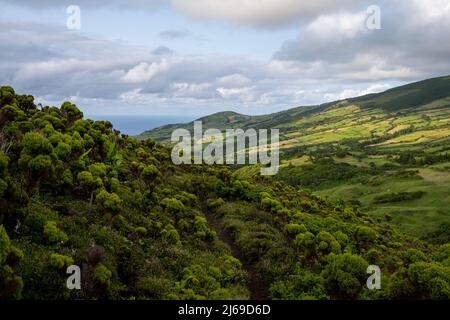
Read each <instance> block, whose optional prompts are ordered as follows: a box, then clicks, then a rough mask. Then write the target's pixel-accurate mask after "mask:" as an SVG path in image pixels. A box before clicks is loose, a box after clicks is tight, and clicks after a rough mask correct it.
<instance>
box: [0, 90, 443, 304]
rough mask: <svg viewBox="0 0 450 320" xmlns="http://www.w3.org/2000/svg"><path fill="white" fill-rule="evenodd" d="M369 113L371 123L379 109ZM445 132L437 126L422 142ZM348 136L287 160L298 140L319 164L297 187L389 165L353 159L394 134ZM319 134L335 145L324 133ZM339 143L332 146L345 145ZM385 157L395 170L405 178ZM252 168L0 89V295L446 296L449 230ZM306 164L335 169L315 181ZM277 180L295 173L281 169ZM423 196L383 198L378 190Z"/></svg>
mask: <svg viewBox="0 0 450 320" xmlns="http://www.w3.org/2000/svg"><path fill="white" fill-rule="evenodd" d="M439 108H441V107H438V108H437V109H436V108H434V107H433V108H431V109H427V108H425V109H423V110H424V112H426V113H427V114H428V117H429V119H428V118H427V120H425V119H423V118H422V117H421V116H418V118H417V121H418V123H420V124H422V125H423V126H419V125H418V124H417V126H418V128H422V130H430V126H431V125H435V126H440V125H442V123H441V121H440V120H441V118H440V117H441V115H442V113H441V112H435V111H436V110H441V109H439ZM355 110H356V109H355ZM358 110H359V109H358ZM310 111H311V110H309V111H301V110H297V111H296V112H299V113H301V112H304V117H303V118H302V119H305V120H302V121H307V120H306V119H308V117H315V116H314V115H309V116H307V114H308V113H309V112H310ZM315 112H316V113H317V112H318V111H317V110H316V111H315ZM321 112H322V113H321V114H322V115H321V119H323V121H319V122H314V121H312V120H311V121H310V122H308V123H309V125H304V126H303V127H304V130H319V129H317V128H316V127H317V126H326V125H327V124H328V122H330V123H332V124H333V125H334V123H335V120H330V118H329V117H328V116H329V114H328V113H330V112H331V113H333V112H337V113H338V114H339V116H338V117H341V118H342V119H341V121H342V122H345V121H350V119H347V118H346V117H347V116H346V113H343V112H342V110H336V109H333V107H332V108H331V109H329V110H328V109H327V110H322V111H321ZM358 112H360V113H364V112H368V111H364V110H359V111H358ZM377 112H378V113H379V115H378V116H376V117H375V119H376V120H372V121H382V119H381V115H383V113H382V112H381V111H377ZM317 114H318V113H317ZM228 116H236V115H232V114H228ZM282 116H284V114H283V113H281V114H280V117H282ZM385 116H386V117H388V115H385ZM370 117H372V116H371V115H369V118H370ZM405 117H407V116H405ZM219 118H220V117H219ZM311 119H312V118H311ZM359 120H360V121H362V122H363V121H364V120H363V119H359ZM214 121H216V122H217V121H220V119H216V120H214ZM239 121H250V119H245V118H240V117H239ZM267 121H268V120H267ZM353 121H355V120H353ZM386 121H387V122H388V123H391V121H394V122H395V120H389V119H387V120H386ZM408 121H409V122H408V123H410V122H411V121H412V120H409V119H408ZM363 125H364V122H363V123H362V124H361V126H363ZM391 125H394V123H393V122H392V123H391ZM395 125H401V124H397V123H395ZM442 126H443V125H442ZM352 127H354V125H353V126H352ZM314 128H316V129H314ZM388 128H390V126H389V125H387V126H386V130H387V129H388ZM372 130H376V128H374V129H372ZM319 131H321V130H319ZM435 131H436V132H438V131H437V130H435ZM408 134H410V133H408ZM311 135H313V134H312V133H311ZM437 136H440V137H437ZM445 137H446V136H445V135H444V133H442V132H439V134H436V139H433V140H432V142H433V143H434V142H437V141H438V140H439V139H445ZM395 138H396V136H392V137H390V139H395ZM298 139H299V138H298ZM314 139H315V138H314ZM314 139H312V140H314ZM321 139H322V138H321ZM358 139H359V140H358V141H361V143H362V144H361V145H360V144H358V142H357V141H356V140H349V141H352V143H353V144H351V143H350V142H349V144H342V147H340V144H336V145H330V144H325V145H324V146H325V147H326V148H327V149H325V147H324V148H321V147H319V146H318V145H312V147H311V149H309V147H306V148H303V147H301V148H300V147H299V150H297V149H295V152H297V151H298V152H299V153H298V154H294V153H292V154H291V155H290V156H288V154H286V155H285V157H286V158H285V159H286V161H288V162H289V161H291V162H296V163H297V162H298V163H300V162H301V161H303V160H302V159H303V158H302V157H303V156H302V155H301V154H300V149H301V150H305V152H309V155H308V156H309V157H310V158H311V159H312V164H311V165H312V166H313V167H312V168H311V169H312V171H305V172H315V171H314V170H316V169H317V168H316V167H314V166H324V168H325V167H326V166H328V168H329V171H323V170H319V171H316V176H314V174H312V175H311V177H310V178H311V179H310V180H305V181H309V182H310V183H309V184H308V187H311V188H312V187H319V188H320V187H324V186H328V185H327V183H334V182H336V185H335V186H339V183H338V182H339V181H340V180H339V178H341V177H344V178H346V179H347V178H349V175H350V174H352V172H356V173H357V174H361V175H363V174H365V175H369V178H371V177H372V176H370V175H371V174H372V171H368V170H375V171H373V172H382V171H378V170H384V169H382V168H384V167H382V163H383V162H384V161H389V162H390V163H394V162H396V161H397V159H395V157H394V156H393V157H394V158H393V159H391V160H384V158H383V157H382V158H381V159H380V160H376V162H377V163H376V164H375V167H374V166H373V165H370V164H369V165H368V169H363V167H364V168H365V165H363V163H365V162H366V161H372V160H366V159H367V158H366V157H365V156H363V155H362V152H361V151H358V152H359V153H357V151H355V150H359V149H358V148H363V147H362V146H363V145H364V146H365V147H364V148H368V150H372V148H373V150H385V149H386V150H394V149H395V148H393V147H391V146H390V144H394V145H395V142H392V141H391V142H389V141H390V140H380V141H378V140H376V139H377V138H376V136H374V137H372V136H370V137H369V140H364V139H362V138H358ZM370 139H373V141H372V140H370ZM312 140H311V141H312ZM329 140H330V141H341V140H336V135H333V136H332V137H331V138H330V139H329ZM286 141H289V140H286ZM345 141H347V140H345ZM411 141H414V138H413V137H411ZM384 142H389V143H388V144H387V145H380V144H383V143H384ZM428 142H429V141H428ZM428 142H427V143H428ZM444 145H445V144H444ZM447 145H448V144H447ZM442 146H443V145H442ZM442 146H439V145H437V144H433V145H431V144H426V148H434V149H432V150H431V149H430V150H428V149H426V148H425V147H423V148H422V149H420V150H422V151H423V150H427V151H423V152H429V154H430V155H433V157H434V156H436V158H432V160H433V161H436V162H435V164H434V166H436V168H437V167H438V166H442V165H443V163H442V161H441V160H443V158H442V159H441V158H438V157H437V155H438V154H441V153H440V151H439V150H441V149H439V148H441V147H442ZM338 147H339V148H341V149H342V148H346V153H345V155H344V156H343V157H341V156H342V155H343V153H341V151H340V150H337V148H338ZM332 148H336V149H332ZM352 148H353V149H352ZM290 150H291V149H289V148H286V152H288V151H290ZM313 150H314V151H315V153H312V151H313ZM436 150H438V151H436ZM302 152H303V151H302ZM327 152H328V154H327ZM383 152H387V151H383ZM334 155H337V156H338V157H339V159H341V160H346V159H347V158H346V157H349V161H350V157H351V159H353V158H354V157H358V156H359V157H360V158H361V162H362V163H361V165H358V166H357V165H354V166H351V165H344V164H342V165H341V167H336V164H335V162H334V161H331V160H332V158H334ZM370 156H371V157H372V156H378V154H376V155H372V154H371V155H370ZM367 157H369V155H367ZM413 158H414V161H416V162H415V163H414V162H413ZM420 159H421V158H420V157H419V156H418V155H416V154H414V155H413V156H411V155H409V154H408V155H405V156H402V157H401V158H399V159H398V161H401V162H405V163H408V165H407V166H408V168H409V165H411V166H416V165H417V162H420V161H422V160H420ZM352 161H353V160H352ZM355 161H358V160H355ZM373 161H375V160H373ZM424 161H425V160H424ZM426 161H428V160H426ZM430 161H431V160H430ZM306 162H307V161H306ZM348 166H350V167H351V170H347V171H345V170H343V169H342V168H344V167H345V168H349V167H348ZM286 168H288V170H297V169H298V168H301V167H299V166H296V165H292V166H288V165H287V166H286ZM336 168H337V169H338V170H336ZM389 168H391V169H389V172H392V174H393V175H394V176H393V177H396V176H395V174H401V176H402V177H406V178H408V177H410V176H413V175H414V174H413V173H410V172H409V171H410V170H397V169H396V168H394V167H389ZM433 168H434V167H433ZM255 169H258V168H257V167H248V166H246V167H241V168H239V169H237V170H236V169H235V168H230V167H226V166H206V165H193V166H189V165H184V166H175V165H173V163H172V162H171V161H170V149H169V148H168V147H167V146H164V145H162V144H158V143H156V142H154V141H153V140H150V139H147V140H141V141H139V140H136V139H134V138H131V137H128V136H126V135H121V134H120V133H119V132H117V131H115V130H113V125H112V124H111V123H110V122H107V121H92V120H89V119H84V117H83V114H82V112H80V110H79V109H78V108H77V107H76V106H75V105H73V104H71V103H69V102H64V103H63V104H62V106H61V107H60V108H58V107H50V106H44V107H40V106H36V105H35V103H34V98H33V97H32V96H29V95H20V94H16V93H15V92H14V90H13V89H12V88H11V87H0V300H3V299H21V298H23V299H36V300H40V299H60V300H64V299H113V300H136V299H189V300H190V299H199V300H201V299H222V300H223V299H248V298H252V299H308V300H310V299H324V300H325V299H339V300H342V299H349V300H350V299H450V244H448V242H449V241H448V238H445V237H446V236H448V230H445V229H443V230H441V231H442V232H436V233H435V234H434V236H432V237H431V236H430V237H429V238H428V239H422V240H421V239H418V238H417V237H415V236H412V235H408V234H405V233H403V232H401V231H400V230H399V229H398V228H396V227H395V226H393V225H392V224H391V223H390V221H391V220H390V218H389V217H388V216H386V217H383V218H379V217H374V216H373V215H371V214H368V212H367V211H366V210H365V209H363V208H361V207H358V206H356V205H354V204H353V203H345V202H343V201H333V200H329V199H326V198H325V197H323V196H320V195H317V194H313V193H311V192H310V191H308V190H307V189H306V188H304V187H303V186H301V185H299V184H298V183H296V181H290V180H289V179H287V178H286V175H285V173H286V172H282V173H281V175H280V181H274V180H273V179H270V178H267V177H263V176H259V175H258V173H257V172H258V170H255ZM319 169H320V168H319ZM358 170H360V171H358ZM386 170H387V169H386ZM429 170H434V169H429ZM442 170H444V169H442ZM406 171H408V172H406ZM303 172H304V171H303V170H300V172H298V174H303ZM317 172H318V173H319V174H322V173H323V172H328V173H329V174H330V177H333V179H326V177H325V176H323V177H322V178H320V177H319V178H320V179H318V176H317ZM336 172H340V173H341V174H340V175H336V174H335V173H336ZM349 172H350V173H349ZM386 172H387V171H386ZM287 177H292V178H293V179H294V180H295V178H297V176H296V174H295V172H292V174H291V175H287ZM388 177H389V176H387V175H386V178H388ZM429 178H430V179H442V177H441V176H440V175H437V176H433V175H430V176H429ZM374 179H375V176H374ZM302 181H303V179H302ZM382 183H383V182H382ZM439 183H441V180H439ZM414 191H416V190H414ZM422 197H424V195H423V194H422V193H420V192H414V193H408V194H396V195H387V196H385V197H381V198H379V199H378V202H379V203H385V202H386V201H387V202H389V201H393V200H394V201H395V200H399V199H400V200H404V201H416V200H417V199H419V198H422ZM73 265H75V266H79V267H80V270H81V280H82V282H81V289H80V290H69V289H68V288H67V286H66V283H67V277H68V274H67V272H66V270H67V267H68V266H73ZM369 265H377V266H379V267H380V269H381V271H382V285H381V288H380V289H379V290H370V289H369V288H368V287H367V286H366V281H367V278H368V276H369V275H368V274H367V269H368V266H369Z"/></svg>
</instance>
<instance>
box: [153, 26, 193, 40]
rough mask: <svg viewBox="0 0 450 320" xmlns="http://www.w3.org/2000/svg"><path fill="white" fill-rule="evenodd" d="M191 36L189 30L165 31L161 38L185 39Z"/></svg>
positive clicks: (162, 32)
mask: <svg viewBox="0 0 450 320" xmlns="http://www.w3.org/2000/svg"><path fill="white" fill-rule="evenodd" d="M189 35H190V32H189V31H187V30H174V29H171V30H164V31H161V32H160V33H159V36H160V37H161V38H164V39H170V40H173V39H184V38H187V37H188V36H189Z"/></svg>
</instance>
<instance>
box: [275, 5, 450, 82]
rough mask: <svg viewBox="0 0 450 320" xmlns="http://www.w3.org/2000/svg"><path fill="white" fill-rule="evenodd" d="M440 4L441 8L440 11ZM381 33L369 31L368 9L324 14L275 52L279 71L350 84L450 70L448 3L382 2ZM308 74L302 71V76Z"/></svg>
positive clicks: (405, 79) (403, 78)
mask: <svg viewBox="0 0 450 320" xmlns="http://www.w3.org/2000/svg"><path fill="white" fill-rule="evenodd" d="M439 5H441V8H442V10H435V9H430V8H436V7H438V6H439ZM380 6H381V17H382V29H381V30H369V29H368V28H366V24H365V22H366V17H367V13H366V11H365V10H360V11H358V10H356V11H348V12H347V11H345V12H344V11H339V12H335V13H331V14H326V15H320V16H319V17H317V18H316V19H315V20H313V21H311V22H310V23H308V24H307V25H306V26H305V27H304V28H303V29H302V31H301V32H300V35H299V36H298V38H297V39H293V40H288V41H285V42H284V43H283V45H282V46H281V48H280V49H279V50H278V51H277V52H276V53H275V55H274V60H276V61H278V67H282V66H283V65H288V66H290V67H291V68H295V69H296V70H299V72H301V73H303V74H305V75H306V74H308V75H311V72H308V71H313V72H314V73H315V74H316V77H321V76H322V77H323V76H324V75H328V77H331V78H340V79H342V80H346V81H362V80H365V81H382V80H387V79H391V80H392V79H400V80H403V81H411V80H416V79H419V78H424V77H429V76H434V75H441V74H442V72H449V70H450V60H449V59H448V57H449V56H450V43H448V42H442V40H440V39H450V7H449V5H448V1H441V0H431V1H430V0H427V1H425V0H415V1H413V2H411V1H406V0H399V1H396V2H392V1H387V0H386V1H380ZM302 70H303V72H302Z"/></svg>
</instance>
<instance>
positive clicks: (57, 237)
mask: <svg viewBox="0 0 450 320" xmlns="http://www.w3.org/2000/svg"><path fill="white" fill-rule="evenodd" d="M44 235H45V237H46V239H47V241H48V242H50V243H61V244H63V243H65V242H67V241H68V240H69V238H68V236H67V234H65V233H64V232H63V231H61V230H59V229H58V227H57V225H56V221H47V222H46V223H45V226H44Z"/></svg>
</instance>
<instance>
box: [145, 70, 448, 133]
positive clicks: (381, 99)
mask: <svg viewBox="0 0 450 320" xmlns="http://www.w3.org/2000/svg"><path fill="white" fill-rule="evenodd" d="M448 97H450V76H447V77H441V78H435V79H429V80H424V81H420V82H417V83H413V84H409V85H405V86H402V87H398V88H394V89H391V90H387V91H385V92H383V93H378V94H371V95H367V96H362V97H358V98H352V99H348V100H343V101H336V102H331V103H326V104H323V105H320V106H308V107H297V108H294V109H289V110H286V111H282V112H278V113H273V114H269V115H264V116H247V115H242V114H238V113H235V112H220V113H216V114H213V115H210V116H206V117H203V118H200V119H198V120H199V121H202V122H203V125H204V128H207V129H208V128H215V129H226V128H227V129H229V128H254V129H257V128H281V129H283V131H288V130H287V129H302V125H303V124H305V122H304V121H303V122H302V121H301V120H302V119H304V118H305V117H310V116H311V115H317V114H319V113H322V112H323V111H326V110H327V109H330V108H340V107H347V106H352V105H355V106H358V107H359V108H363V109H366V108H367V109H382V110H383V112H394V113H395V112H407V113H410V112H414V111H413V110H411V109H416V108H420V107H422V106H425V105H429V104H430V103H432V102H433V101H437V100H443V101H444V106H448V105H445V104H446V103H447V102H448V101H447V100H446V99H445V98H448ZM306 124H307V123H306ZM192 127H193V124H192V123H187V124H174V125H168V126H163V127H160V128H156V129H153V130H150V131H146V132H144V133H142V134H140V135H139V136H138V137H137V138H138V139H145V138H152V139H154V140H156V141H168V140H170V136H171V134H172V132H173V130H174V129H176V128H183V129H191V128H192Z"/></svg>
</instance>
